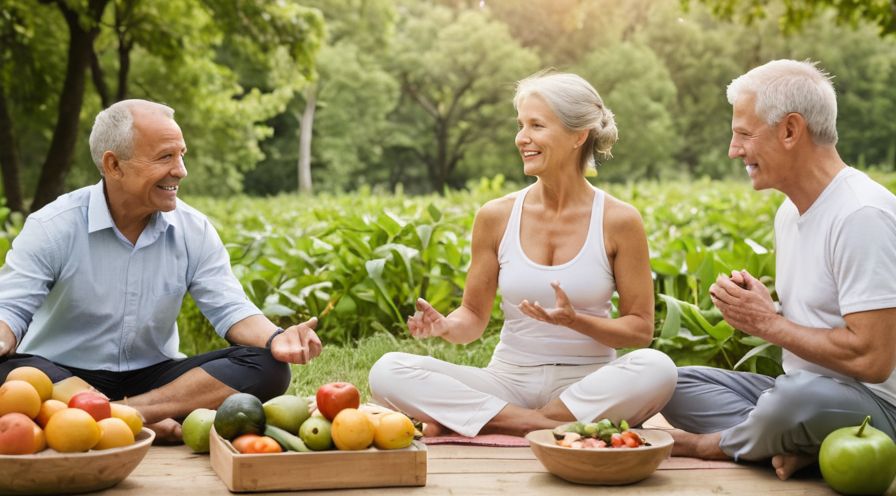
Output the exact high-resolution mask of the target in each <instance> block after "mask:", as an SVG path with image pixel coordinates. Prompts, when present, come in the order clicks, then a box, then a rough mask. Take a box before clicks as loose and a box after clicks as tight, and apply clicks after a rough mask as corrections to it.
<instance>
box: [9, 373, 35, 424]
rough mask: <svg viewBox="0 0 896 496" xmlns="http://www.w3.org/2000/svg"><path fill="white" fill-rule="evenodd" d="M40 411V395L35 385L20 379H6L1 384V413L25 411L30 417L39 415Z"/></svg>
mask: <svg viewBox="0 0 896 496" xmlns="http://www.w3.org/2000/svg"><path fill="white" fill-rule="evenodd" d="M39 411H40V395H39V394H38V393H37V390H36V389H34V386H32V385H31V384H29V383H27V382H25V381H20V380H12V381H6V382H4V383H3V385H2V386H0V415H3V414H5V413H10V412H19V413H24V414H25V415H27V416H28V417H29V418H34V417H37V412H39Z"/></svg>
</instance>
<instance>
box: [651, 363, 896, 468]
mask: <svg viewBox="0 0 896 496" xmlns="http://www.w3.org/2000/svg"><path fill="white" fill-rule="evenodd" d="M662 414H663V416H664V417H665V418H666V420H667V421H668V422H669V423H670V424H672V425H673V426H674V427H676V428H679V429H682V430H685V431H688V432H693V433H698V434H707V433H711V432H721V433H722V439H721V442H720V443H719V447H720V448H722V451H724V452H725V453H726V454H727V455H728V456H730V457H732V458H734V459H735V460H739V459H743V460H763V459H766V458H769V457H771V456H774V455H777V454H781V453H793V454H804V455H812V456H814V455H816V454H817V453H818V448H819V446H821V442H822V441H823V440H824V438H825V436H827V435H828V434H829V433H830V432H831V431H833V430H836V429H838V428H840V427H846V426H850V425H859V424H861V423H862V420H864V418H865V416H866V415H871V424H872V425H873V426H874V427H876V428H877V429H880V430H882V431H884V432H886V433H887V434H889V436H890V437H892V438H896V405H892V404H890V403H888V402H886V401H885V400H884V399H882V398H880V397H879V396H877V395H876V394H874V393H873V392H872V391H871V390H870V389H868V388H867V387H865V386H864V385H863V384H862V383H860V382H858V381H854V380H850V381H844V380H839V379H833V378H831V377H825V376H821V375H818V374H814V373H812V372H807V371H804V370H798V371H795V372H791V373H789V374H784V375H780V376H778V377H777V378H772V377H768V376H765V375H760V374H752V373H749V372H732V371H730V370H722V369H716V368H712V367H681V368H679V369H678V384H677V385H676V388H675V393H674V394H673V395H672V399H671V400H670V401H669V403H667V404H666V407H665V408H664V409H663V410H662Z"/></svg>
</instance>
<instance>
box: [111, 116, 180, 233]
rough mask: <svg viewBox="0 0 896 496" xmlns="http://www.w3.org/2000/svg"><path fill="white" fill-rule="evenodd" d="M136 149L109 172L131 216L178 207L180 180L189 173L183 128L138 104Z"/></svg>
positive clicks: (147, 214)
mask: <svg viewBox="0 0 896 496" xmlns="http://www.w3.org/2000/svg"><path fill="white" fill-rule="evenodd" d="M132 113H133V116H134V148H133V153H132V154H131V157H130V158H129V159H127V160H118V162H117V164H118V166H117V167H115V168H114V169H113V170H112V171H111V172H112V175H111V177H110V175H109V173H108V171H107V173H106V178H107V180H110V179H111V180H113V181H115V182H117V185H116V186H117V188H115V190H117V191H120V192H121V199H120V200H121V203H122V205H123V206H124V207H125V208H126V209H127V210H128V216H149V215H152V214H153V213H155V212H158V211H162V212H169V211H171V210H174V209H175V208H176V207H177V190H178V186H179V184H180V180H181V179H183V178H184V177H186V176H187V169H186V167H185V166H184V160H183V158H184V154H185V153H186V152H187V145H186V144H185V143H184V138H183V135H182V134H181V131H180V127H179V126H178V125H177V123H176V122H174V120H172V119H171V118H169V117H167V116H165V115H163V114H160V113H158V112H154V111H152V110H151V109H149V110H148V109H145V108H141V107H134V108H133V109H132Z"/></svg>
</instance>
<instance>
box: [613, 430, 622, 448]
mask: <svg viewBox="0 0 896 496" xmlns="http://www.w3.org/2000/svg"><path fill="white" fill-rule="evenodd" d="M610 445H611V446H613V447H614V448H619V447H621V446H625V439H624V438H623V437H622V434H619V433H618V432H617V433H614V434H613V435H612V436H610Z"/></svg>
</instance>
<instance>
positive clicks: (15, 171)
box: [0, 80, 24, 212]
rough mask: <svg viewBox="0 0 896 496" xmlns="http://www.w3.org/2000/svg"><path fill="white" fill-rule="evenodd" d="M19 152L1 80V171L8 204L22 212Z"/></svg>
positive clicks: (13, 209)
mask: <svg viewBox="0 0 896 496" xmlns="http://www.w3.org/2000/svg"><path fill="white" fill-rule="evenodd" d="M20 170H22V166H21V164H20V163H19V154H18V153H17V152H16V136H15V132H14V131H13V129H12V119H11V118H10V117H9V109H8V108H7V106H6V93H4V89H3V81H2V80H0V172H2V174H3V192H4V196H6V206H7V207H9V209H10V210H12V211H14V212H22V211H23V210H24V205H23V203H24V202H23V201H22V183H21V181H20V180H19V171H20Z"/></svg>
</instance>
